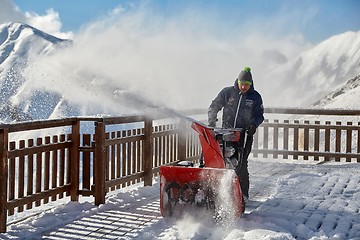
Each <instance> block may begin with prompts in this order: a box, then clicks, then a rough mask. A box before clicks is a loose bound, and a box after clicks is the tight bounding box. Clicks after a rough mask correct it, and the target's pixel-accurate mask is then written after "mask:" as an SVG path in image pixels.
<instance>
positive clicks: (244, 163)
mask: <svg viewBox="0 0 360 240" xmlns="http://www.w3.org/2000/svg"><path fill="white" fill-rule="evenodd" d="M221 109H223V117H222V127H223V128H243V129H246V133H247V137H246V142H245V146H244V138H241V140H240V141H239V143H236V144H234V147H235V150H236V154H239V155H238V156H239V158H238V160H239V161H238V165H237V166H236V169H235V172H236V174H237V175H238V177H239V179H240V186H241V191H242V194H243V196H244V198H245V199H246V200H247V199H248V198H249V171H248V156H249V154H250V152H251V148H252V143H253V135H254V134H255V132H256V129H257V127H259V125H260V124H261V123H262V122H263V121H264V108H263V101H262V98H261V95H260V94H259V93H258V92H257V91H256V90H255V89H254V82H253V79H252V74H251V69H250V68H249V67H245V68H244V70H242V71H241V72H240V74H239V76H238V78H237V79H236V80H235V84H234V86H230V87H225V88H224V89H222V90H221V91H220V93H219V94H218V95H217V97H216V98H215V99H214V100H213V101H212V103H211V105H210V107H209V110H208V117H209V126H210V127H215V126H216V121H217V114H218V112H219V111H220V110H221ZM243 146H244V148H243Z"/></svg>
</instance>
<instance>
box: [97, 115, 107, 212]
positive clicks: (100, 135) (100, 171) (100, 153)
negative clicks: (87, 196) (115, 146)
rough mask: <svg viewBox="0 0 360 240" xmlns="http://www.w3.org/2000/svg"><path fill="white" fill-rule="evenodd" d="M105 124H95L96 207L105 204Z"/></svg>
mask: <svg viewBox="0 0 360 240" xmlns="http://www.w3.org/2000/svg"><path fill="white" fill-rule="evenodd" d="M105 139H106V135H105V124H104V123H103V122H96V123H95V162H94V166H95V176H94V177H95V183H94V184H95V192H94V196H95V205H96V206H99V205H100V204H104V203H105V194H106V186H105V169H104V165H105V164H106V163H105V162H106V161H107V159H106V158H105V151H106V147H105Z"/></svg>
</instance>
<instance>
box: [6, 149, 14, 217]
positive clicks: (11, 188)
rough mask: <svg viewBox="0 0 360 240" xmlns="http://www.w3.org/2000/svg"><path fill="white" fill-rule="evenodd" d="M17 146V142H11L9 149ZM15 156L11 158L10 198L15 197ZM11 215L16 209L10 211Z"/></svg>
mask: <svg viewBox="0 0 360 240" xmlns="http://www.w3.org/2000/svg"><path fill="white" fill-rule="evenodd" d="M15 148H16V145H15V142H10V143H9V150H14V149H15ZM15 176H16V173H15V158H9V186H8V187H9V195H8V197H9V200H10V201H11V200H14V199H15ZM8 214H9V215H13V214H14V209H10V210H9V211H8Z"/></svg>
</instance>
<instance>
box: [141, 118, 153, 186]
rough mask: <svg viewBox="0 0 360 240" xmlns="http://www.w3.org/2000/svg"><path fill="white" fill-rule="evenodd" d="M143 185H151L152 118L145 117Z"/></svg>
mask: <svg viewBox="0 0 360 240" xmlns="http://www.w3.org/2000/svg"><path fill="white" fill-rule="evenodd" d="M144 135H145V136H144V137H145V140H144V159H143V161H144V162H143V166H144V186H152V161H153V153H152V120H151V119H145V122H144Z"/></svg>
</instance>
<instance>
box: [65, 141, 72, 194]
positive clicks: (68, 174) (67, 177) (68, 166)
mask: <svg viewBox="0 0 360 240" xmlns="http://www.w3.org/2000/svg"><path fill="white" fill-rule="evenodd" d="M66 139H67V141H69V140H70V141H71V134H67V135H66ZM65 153H66V157H65V183H66V184H70V183H71V171H72V170H71V150H70V149H66V150H65ZM66 196H70V192H66Z"/></svg>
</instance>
